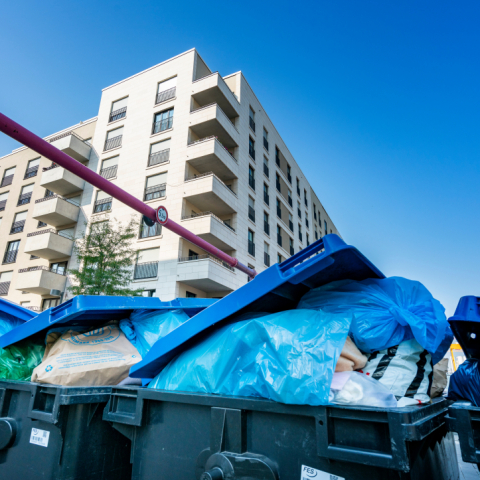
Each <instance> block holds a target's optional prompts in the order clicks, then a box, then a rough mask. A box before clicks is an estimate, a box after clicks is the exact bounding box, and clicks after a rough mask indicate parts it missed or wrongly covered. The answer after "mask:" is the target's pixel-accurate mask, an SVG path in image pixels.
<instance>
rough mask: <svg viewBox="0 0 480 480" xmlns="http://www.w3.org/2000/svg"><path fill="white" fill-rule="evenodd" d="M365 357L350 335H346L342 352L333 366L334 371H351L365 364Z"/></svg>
mask: <svg viewBox="0 0 480 480" xmlns="http://www.w3.org/2000/svg"><path fill="white" fill-rule="evenodd" d="M367 360H368V359H367V357H366V356H365V355H364V354H363V353H362V352H361V351H360V350H359V349H358V348H357V346H356V345H355V344H354V343H353V341H352V339H351V338H350V337H347V340H346V341H345V345H344V346H343V349H342V353H341V354H340V357H339V358H338V361H337V365H336V366H335V371H336V372H352V371H353V370H359V369H361V368H363V367H364V366H365V365H366V364H367Z"/></svg>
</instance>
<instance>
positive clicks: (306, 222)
mask: <svg viewBox="0 0 480 480" xmlns="http://www.w3.org/2000/svg"><path fill="white" fill-rule="evenodd" d="M307 215H308V214H307V212H305V226H306V227H307V228H310V224H309V223H308V217H307Z"/></svg>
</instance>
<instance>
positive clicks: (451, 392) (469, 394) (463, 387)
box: [448, 358, 480, 407]
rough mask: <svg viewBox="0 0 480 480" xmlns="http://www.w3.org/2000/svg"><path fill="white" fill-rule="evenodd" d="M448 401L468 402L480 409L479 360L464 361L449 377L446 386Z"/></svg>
mask: <svg viewBox="0 0 480 480" xmlns="http://www.w3.org/2000/svg"><path fill="white" fill-rule="evenodd" d="M448 398H449V399H450V400H455V401H456V400H468V401H469V402H471V403H472V405H474V406H475V407H480V360H477V359H475V358H469V359H467V360H465V361H464V362H463V363H462V364H461V365H460V366H459V367H458V369H457V371H456V372H455V373H454V374H453V375H452V376H451V377H450V384H449V386H448Z"/></svg>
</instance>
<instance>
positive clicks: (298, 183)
mask: <svg viewBox="0 0 480 480" xmlns="http://www.w3.org/2000/svg"><path fill="white" fill-rule="evenodd" d="M297 195H298V196H300V180H299V179H298V177H297Z"/></svg>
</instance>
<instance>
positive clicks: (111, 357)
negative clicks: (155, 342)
mask: <svg viewBox="0 0 480 480" xmlns="http://www.w3.org/2000/svg"><path fill="white" fill-rule="evenodd" d="M141 359H142V358H141V357H140V354H139V353H138V351H137V349H136V348H135V347H134V346H133V345H132V344H131V343H130V342H129V341H128V340H127V338H126V337H125V334H124V333H123V332H122V331H121V330H120V329H119V328H118V326H117V325H115V324H108V325H105V326H103V327H101V328H97V329H94V330H90V331H88V332H84V333H79V332H78V331H75V329H74V328H72V329H69V330H67V331H66V332H63V333H59V332H52V333H50V334H49V335H48V337H47V347H46V349H45V354H44V356H43V361H42V363H41V364H40V365H39V366H38V367H36V368H35V370H34V371H33V374H32V382H39V383H49V384H53V385H65V386H94V385H118V383H120V382H121V381H122V380H123V379H124V378H126V377H128V372H129V370H130V367H131V366H132V365H134V364H136V363H138V362H139V361H140V360H141Z"/></svg>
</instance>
